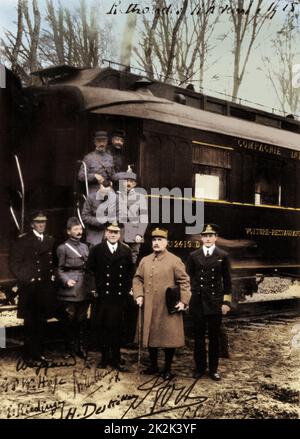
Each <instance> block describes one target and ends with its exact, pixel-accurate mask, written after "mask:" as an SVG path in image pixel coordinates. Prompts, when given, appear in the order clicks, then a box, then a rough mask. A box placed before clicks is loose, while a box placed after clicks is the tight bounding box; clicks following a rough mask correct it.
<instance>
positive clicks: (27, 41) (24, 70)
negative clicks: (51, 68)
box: [1, 0, 41, 83]
mask: <svg viewBox="0 0 300 439" xmlns="http://www.w3.org/2000/svg"><path fill="white" fill-rule="evenodd" d="M31 5H32V13H31V14H30V12H29V7H28V0H18V6H17V14H18V18H17V33H16V35H14V34H13V32H11V31H8V30H7V31H6V32H5V41H4V40H3V39H2V40H1V42H2V47H3V49H2V50H3V53H4V56H5V58H6V59H7V60H8V61H9V62H10V63H11V68H12V70H13V71H14V72H15V73H17V74H18V75H19V76H20V77H21V78H22V79H23V80H24V81H25V82H29V83H32V82H34V78H30V76H29V73H30V72H31V71H34V70H36V69H37V68H38V66H39V62H38V49H39V41H40V30H41V14H40V11H39V8H38V2H37V0H32V3H31Z"/></svg>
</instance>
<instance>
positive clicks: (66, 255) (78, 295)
mask: <svg viewBox="0 0 300 439" xmlns="http://www.w3.org/2000/svg"><path fill="white" fill-rule="evenodd" d="M82 233H83V230H82V225H81V223H80V221H79V220H78V218H77V217H71V218H69V219H68V222H67V234H68V236H69V237H68V239H67V241H65V242H64V243H63V244H61V245H60V246H59V247H58V248H57V257H58V270H57V277H58V279H59V281H60V287H59V289H58V293H57V297H58V300H59V301H61V302H62V303H63V305H64V308H65V311H66V316H65V319H64V330H65V343H66V350H67V353H68V354H71V355H74V354H76V355H77V356H78V357H80V358H85V357H86V348H85V346H84V344H85V343H84V335H85V330H86V320H87V309H88V306H89V302H88V297H87V296H88V290H87V283H86V279H85V265H86V262H87V258H88V253H89V251H88V246H87V245H86V244H84V243H82V242H81V241H80V240H81V238H82Z"/></svg>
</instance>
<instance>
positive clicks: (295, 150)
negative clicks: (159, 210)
mask: <svg viewBox="0 0 300 439" xmlns="http://www.w3.org/2000/svg"><path fill="white" fill-rule="evenodd" d="M6 72H7V78H9V81H8V82H9V83H10V88H9V89H8V88H6V89H1V92H0V99H1V101H0V103H1V106H0V112H1V121H0V124H1V125H0V130H1V201H0V202H1V206H0V208H1V235H2V239H1V241H2V242H1V273H0V280H1V284H2V288H4V289H5V287H7V288H8V286H11V285H12V284H13V283H14V281H13V279H12V277H11V276H10V275H9V272H8V270H7V255H8V248H9V243H10V241H11V239H12V238H13V236H16V235H17V234H18V227H19V229H22V228H23V223H24V218H23V217H24V211H25V213H26V211H28V210H30V209H32V208H36V207H38V208H43V209H46V210H47V211H48V214H49V218H50V221H49V223H50V224H49V229H50V231H51V233H52V234H53V235H55V236H56V237H57V238H58V240H61V239H63V237H62V231H63V230H64V225H65V222H66V218H67V217H68V216H69V215H70V214H73V213H76V210H77V208H78V207H79V206H80V204H81V203H82V200H83V197H84V195H85V194H84V192H85V189H84V186H80V185H79V184H78V181H77V172H78V167H79V166H80V160H82V158H83V156H84V155H85V154H86V153H87V152H88V151H90V150H91V149H92V148H93V145H92V137H93V133H94V131H96V130H99V129H107V130H109V131H110V130H112V129H113V128H121V129H123V130H124V131H125V132H126V142H125V156H126V161H127V163H128V164H131V165H133V166H134V169H135V170H136V172H137V174H138V176H139V185H140V186H141V187H142V188H145V189H146V190H147V192H148V194H149V201H151V199H152V198H155V196H151V188H167V189H169V190H170V191H171V190H172V189H174V188H175V187H176V188H178V189H180V190H181V191H182V193H183V190H184V188H191V189H192V194H191V196H190V197H188V199H185V200H184V201H185V202H186V203H190V204H191V209H193V211H194V212H195V211H196V207H197V203H201V199H202V198H203V193H202V189H204V220H205V222H213V223H218V224H220V225H221V236H220V244H221V245H222V246H223V247H224V248H225V249H227V250H228V251H229V252H230V254H231V256H232V267H233V276H234V279H235V289H236V292H237V293H240V294H242V295H243V294H245V293H247V294H248V293H252V292H254V291H256V289H257V285H256V280H257V276H258V275H264V274H278V275H281V276H285V277H294V278H295V277H298V276H299V268H300V251H299V250H300V245H299V243H300V216H299V213H300V199H299V198H300V191H298V188H299V183H300V172H299V170H300V169H299V168H300V166H299V164H300V161H299V160H300V123H299V122H298V121H296V120H294V119H292V118H284V117H281V116H278V115H275V114H269V113H266V112H264V111H260V110H256V109H253V108H249V107H245V106H242V105H239V104H235V103H231V102H226V101H223V100H220V99H217V98H212V97H208V96H205V95H202V94H199V93H196V92H195V91H193V90H192V89H191V87H188V88H186V89H183V88H180V87H176V86H173V85H170V84H163V83H159V82H155V81H150V80H148V79H146V78H143V77H140V76H137V75H135V74H133V73H130V72H128V71H119V70H114V69H111V68H106V69H100V68H99V69H77V68H74V67H70V66H59V67H54V68H48V69H45V70H42V71H39V72H36V73H35V75H36V77H37V78H38V81H39V82H40V85H36V86H34V87H29V88H23V89H21V88H20V84H19V83H18V81H17V79H16V78H14V77H13V76H12V75H11V74H10V72H8V71H6ZM174 194H175V195H174ZM156 198H157V197H156ZM183 198H185V197H184V196H177V195H176V192H174V193H172V192H170V194H169V195H168V196H163V195H161V196H158V199H160V202H161V203H163V202H166V200H168V202H170V204H171V207H174V203H176V202H179V201H180V200H181V201H183ZM158 222H159V223H160V224H162V223H163V220H162V218H160V219H159V220H158ZM16 226H18V227H16ZM185 226H186V225H185V224H184V221H183V222H180V223H175V222H174V220H173V218H172V216H171V222H170V224H167V227H168V228H169V231H170V245H171V247H172V248H173V250H174V251H175V252H177V253H178V254H180V255H181V256H182V257H183V258H185V257H186V255H187V254H188V253H189V251H191V249H192V248H196V247H198V246H199V245H200V244H199V235H197V234H196V235H195V234H193V235H187V234H186V233H185ZM147 250H148V247H147V239H146V243H145V245H144V249H143V252H146V251H147Z"/></svg>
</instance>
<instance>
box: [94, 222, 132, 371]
mask: <svg viewBox="0 0 300 439" xmlns="http://www.w3.org/2000/svg"><path fill="white" fill-rule="evenodd" d="M120 231H121V229H120V227H119V225H118V224H117V223H112V224H109V225H108V226H107V227H106V232H105V238H106V239H105V240H104V241H103V242H101V243H100V244H97V245H96V246H95V247H93V248H92V249H91V251H90V254H89V258H88V262H87V272H88V274H89V276H90V277H94V278H95V285H96V295H97V298H96V304H95V311H94V320H95V321H94V326H95V328H96V332H97V335H98V342H99V347H100V351H101V354H102V357H101V362H100V363H99V364H98V367H99V368H104V369H105V368H106V367H107V366H108V364H110V365H111V366H112V367H113V368H115V369H117V370H119V371H120V372H127V371H128V369H127V368H126V367H125V366H122V365H121V356H120V347H121V343H122V317H123V313H124V308H125V306H126V304H127V300H128V295H129V292H130V290H131V287H132V277H133V273H134V265H133V263H132V257H131V252H130V249H129V248H128V246H126V245H125V244H123V243H122V242H120V236H121V234H120Z"/></svg>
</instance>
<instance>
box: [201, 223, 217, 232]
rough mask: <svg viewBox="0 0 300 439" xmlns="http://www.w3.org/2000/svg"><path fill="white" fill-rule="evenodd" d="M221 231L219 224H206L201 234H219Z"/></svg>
mask: <svg viewBox="0 0 300 439" xmlns="http://www.w3.org/2000/svg"><path fill="white" fill-rule="evenodd" d="M218 232H219V226H217V224H204V227H203V230H202V232H201V235H217V234H218Z"/></svg>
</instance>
